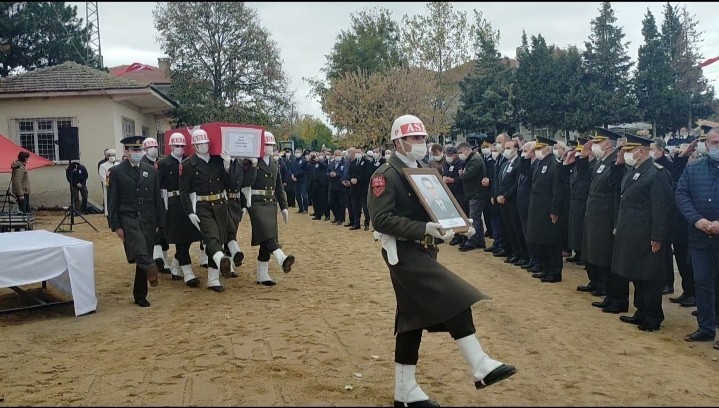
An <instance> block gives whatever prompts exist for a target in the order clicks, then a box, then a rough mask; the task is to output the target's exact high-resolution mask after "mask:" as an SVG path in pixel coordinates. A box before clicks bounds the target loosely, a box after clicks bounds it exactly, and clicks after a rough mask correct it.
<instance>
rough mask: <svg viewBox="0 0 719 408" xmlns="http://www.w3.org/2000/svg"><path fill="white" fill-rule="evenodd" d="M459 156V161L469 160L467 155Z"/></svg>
mask: <svg viewBox="0 0 719 408" xmlns="http://www.w3.org/2000/svg"><path fill="white" fill-rule="evenodd" d="M457 156H458V157H459V160H462V161H465V160H467V153H459V154H458V155H457Z"/></svg>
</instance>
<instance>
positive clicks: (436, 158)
mask: <svg viewBox="0 0 719 408" xmlns="http://www.w3.org/2000/svg"><path fill="white" fill-rule="evenodd" d="M443 157H444V155H443V154H440V155H439V156H431V157H430V158H431V159H432V160H434V161H436V162H438V161H442V158H443Z"/></svg>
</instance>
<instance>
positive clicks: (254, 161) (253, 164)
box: [250, 157, 257, 167]
mask: <svg viewBox="0 0 719 408" xmlns="http://www.w3.org/2000/svg"><path fill="white" fill-rule="evenodd" d="M250 163H252V167H257V159H256V158H255V157H253V158H251V159H250Z"/></svg>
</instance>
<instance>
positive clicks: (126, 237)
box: [107, 136, 165, 307]
mask: <svg viewBox="0 0 719 408" xmlns="http://www.w3.org/2000/svg"><path fill="white" fill-rule="evenodd" d="M143 139H144V137H143V136H131V137H126V138H124V139H122V140H121V141H120V142H121V143H122V144H123V145H125V154H126V155H127V157H128V160H126V161H124V162H122V163H120V164H119V165H118V166H116V167H113V168H112V169H111V170H110V172H109V176H108V180H109V181H108V192H107V200H108V214H109V219H110V228H111V229H112V230H113V231H114V232H115V233H116V234H117V236H118V237H120V239H121V240H122V244H123V246H124V247H125V255H126V257H127V261H128V262H129V263H134V264H135V265H136V266H135V284H134V287H133V290H132V294H133V295H134V297H135V303H136V304H137V305H139V306H140V307H148V306H150V302H148V301H147V281H148V280H149V281H150V284H151V285H152V286H157V284H158V280H157V279H158V277H157V274H158V270H157V265H156V264H155V262H154V261H153V259H152V258H151V255H152V247H153V245H154V244H155V235H156V234H157V229H158V228H162V226H163V225H165V207H164V205H163V204H162V197H161V195H160V184H159V181H158V178H157V175H156V171H155V168H154V167H151V166H148V165H146V164H144V163H141V161H142V156H143V152H142V140H143Z"/></svg>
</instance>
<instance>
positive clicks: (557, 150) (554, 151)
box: [552, 149, 561, 158]
mask: <svg viewBox="0 0 719 408" xmlns="http://www.w3.org/2000/svg"><path fill="white" fill-rule="evenodd" d="M552 154H553V155H555V156H556V157H557V158H559V157H560V156H561V155H560V154H559V149H553V150H552Z"/></svg>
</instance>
